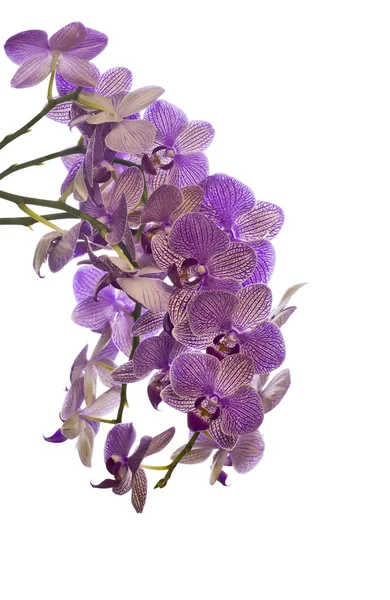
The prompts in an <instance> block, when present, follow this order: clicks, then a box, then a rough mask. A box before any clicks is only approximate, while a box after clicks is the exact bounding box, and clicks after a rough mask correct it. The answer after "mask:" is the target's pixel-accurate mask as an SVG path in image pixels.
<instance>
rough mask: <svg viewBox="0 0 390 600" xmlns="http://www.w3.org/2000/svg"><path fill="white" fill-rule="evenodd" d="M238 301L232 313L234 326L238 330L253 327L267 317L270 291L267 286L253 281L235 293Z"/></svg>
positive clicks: (270, 302)
mask: <svg viewBox="0 0 390 600" xmlns="http://www.w3.org/2000/svg"><path fill="white" fill-rule="evenodd" d="M236 297H237V299H238V301H239V303H238V305H237V306H236V308H235V310H234V313H233V323H234V327H235V328H237V330H238V331H246V330H251V329H254V328H255V327H256V326H257V325H259V324H260V323H261V321H264V320H265V319H267V318H268V315H269V313H270V310H271V305H272V293H271V290H270V289H269V287H267V286H266V285H263V284H261V283H253V284H252V285H247V286H246V287H244V288H242V289H241V290H240V291H239V292H238V293H237V296H236Z"/></svg>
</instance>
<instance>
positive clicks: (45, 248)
mask: <svg viewBox="0 0 390 600" xmlns="http://www.w3.org/2000/svg"><path fill="white" fill-rule="evenodd" d="M60 237H61V234H59V233H58V232H57V231H49V232H48V233H45V235H44V236H43V237H41V239H40V240H39V242H38V244H37V247H36V248H35V252H34V258H33V267H34V271H35V272H36V274H37V275H39V276H40V277H41V274H40V270H41V267H42V265H43V263H44V262H45V261H46V257H47V254H48V252H49V249H50V246H51V245H52V243H53V241H54V240H55V239H59V238H60Z"/></svg>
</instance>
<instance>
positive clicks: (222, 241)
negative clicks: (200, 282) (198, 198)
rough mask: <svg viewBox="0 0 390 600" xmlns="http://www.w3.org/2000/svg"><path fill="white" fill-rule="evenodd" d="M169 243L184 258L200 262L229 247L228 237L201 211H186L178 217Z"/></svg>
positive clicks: (205, 261) (204, 261)
mask: <svg viewBox="0 0 390 600" xmlns="http://www.w3.org/2000/svg"><path fill="white" fill-rule="evenodd" d="M169 245H170V247H171V248H172V250H173V251H174V252H176V253H177V254H179V255H180V256H183V257H184V258H196V259H197V260H198V261H199V263H200V264H203V265H204V264H206V263H207V261H208V260H209V259H210V258H211V257H212V256H214V255H215V254H219V253H221V252H225V251H226V250H227V249H228V247H229V238H228V236H227V235H226V233H224V232H223V231H222V230H221V229H219V227H218V226H217V225H216V224H215V223H214V222H212V221H210V220H209V219H208V218H207V217H206V216H205V215H202V214H201V213H188V214H186V215H183V216H182V217H180V219H178V220H177V221H176V222H175V223H174V224H173V226H172V231H171V233H170V234H169Z"/></svg>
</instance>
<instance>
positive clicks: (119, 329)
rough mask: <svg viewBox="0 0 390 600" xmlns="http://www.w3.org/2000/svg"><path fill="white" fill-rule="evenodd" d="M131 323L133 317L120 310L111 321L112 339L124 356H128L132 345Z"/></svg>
mask: <svg viewBox="0 0 390 600" xmlns="http://www.w3.org/2000/svg"><path fill="white" fill-rule="evenodd" d="M133 323H134V319H133V317H131V316H130V315H128V314H126V313H124V312H120V313H119V315H118V316H117V318H116V319H115V321H114V322H113V323H112V341H113V342H114V344H115V346H116V347H117V348H119V350H120V351H121V352H123V354H126V356H129V354H130V352H131V348H132V345H133Z"/></svg>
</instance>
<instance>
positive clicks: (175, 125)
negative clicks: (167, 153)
mask: <svg viewBox="0 0 390 600" xmlns="http://www.w3.org/2000/svg"><path fill="white" fill-rule="evenodd" d="M145 119H147V120H148V121H150V122H151V123H153V124H154V125H155V126H156V130H157V136H156V139H157V141H158V143H159V144H163V145H164V146H167V147H168V148H169V147H172V146H173V145H174V143H175V140H176V138H177V137H178V135H179V134H180V132H181V131H182V130H183V129H184V128H185V127H186V125H187V123H188V120H187V117H186V115H185V114H184V112H183V111H182V110H181V109H180V108H177V106H175V105H174V104H170V103H169V102H167V101H166V100H157V101H156V102H154V103H153V104H152V105H151V106H149V108H147V110H146V111H145Z"/></svg>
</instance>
